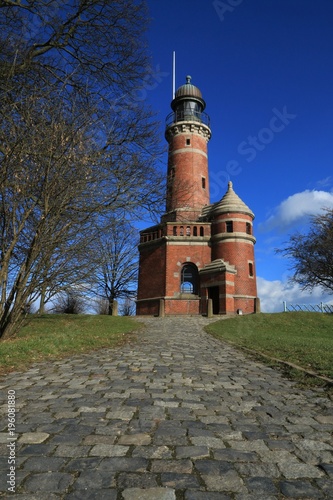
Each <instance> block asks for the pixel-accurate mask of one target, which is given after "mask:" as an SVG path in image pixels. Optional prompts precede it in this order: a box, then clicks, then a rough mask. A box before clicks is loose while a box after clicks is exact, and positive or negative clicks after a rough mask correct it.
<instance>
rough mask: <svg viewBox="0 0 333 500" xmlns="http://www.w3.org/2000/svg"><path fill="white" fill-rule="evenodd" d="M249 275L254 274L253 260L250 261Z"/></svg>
mask: <svg viewBox="0 0 333 500" xmlns="http://www.w3.org/2000/svg"><path fill="white" fill-rule="evenodd" d="M249 276H251V277H252V276H253V264H252V262H249Z"/></svg>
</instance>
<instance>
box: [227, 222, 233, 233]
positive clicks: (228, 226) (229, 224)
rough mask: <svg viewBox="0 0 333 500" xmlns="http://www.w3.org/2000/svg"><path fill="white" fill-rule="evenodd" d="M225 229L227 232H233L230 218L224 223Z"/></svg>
mask: <svg viewBox="0 0 333 500" xmlns="http://www.w3.org/2000/svg"><path fill="white" fill-rule="evenodd" d="M225 230H226V232H227V233H233V231H234V225H233V221H232V220H228V221H227V222H226V223H225Z"/></svg>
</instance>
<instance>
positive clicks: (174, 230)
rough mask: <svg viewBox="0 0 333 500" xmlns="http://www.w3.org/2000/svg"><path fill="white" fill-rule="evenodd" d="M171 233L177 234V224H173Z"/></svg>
mask: <svg viewBox="0 0 333 500" xmlns="http://www.w3.org/2000/svg"><path fill="white" fill-rule="evenodd" d="M173 235H174V236H177V226H173Z"/></svg>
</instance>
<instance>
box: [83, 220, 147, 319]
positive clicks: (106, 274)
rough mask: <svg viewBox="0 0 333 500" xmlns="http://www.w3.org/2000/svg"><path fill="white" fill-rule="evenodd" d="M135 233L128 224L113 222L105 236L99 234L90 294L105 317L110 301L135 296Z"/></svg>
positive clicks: (109, 311) (109, 312) (136, 257)
mask: <svg viewBox="0 0 333 500" xmlns="http://www.w3.org/2000/svg"><path fill="white" fill-rule="evenodd" d="M137 245H138V231H137V229H135V228H134V227H132V226H131V225H130V224H129V223H127V222H124V221H118V220H117V219H114V220H113V222H112V226H110V228H109V231H108V233H105V234H101V236H100V238H99V239H98V240H97V245H96V246H95V249H94V262H95V264H94V266H93V267H94V271H93V272H92V274H91V280H92V287H91V288H90V291H91V292H92V294H93V295H95V296H97V297H98V298H99V299H101V301H102V302H101V301H99V304H101V305H103V307H102V309H103V310H105V305H106V302H107V304H108V307H107V314H112V313H113V307H114V301H115V300H118V299H127V298H129V297H134V296H135V295H136V286H137V275H138V251H137Z"/></svg>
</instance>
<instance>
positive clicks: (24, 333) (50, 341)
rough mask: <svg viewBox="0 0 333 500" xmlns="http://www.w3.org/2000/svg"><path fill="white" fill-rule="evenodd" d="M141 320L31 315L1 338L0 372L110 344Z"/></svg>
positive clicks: (116, 341)
mask: <svg viewBox="0 0 333 500" xmlns="http://www.w3.org/2000/svg"><path fill="white" fill-rule="evenodd" d="M140 326H141V324H140V323H138V322H137V321H135V320H134V319H133V318H129V317H117V316H116V317H115V316H97V315H68V314H63V315H61V314H45V315H43V316H31V317H30V318H29V320H28V321H26V323H25V325H24V326H23V327H22V328H21V330H20V332H19V333H18V334H17V335H16V337H15V338H13V339H8V340H5V341H1V342H0V373H2V374H4V373H7V372H9V371H13V370H22V369H24V368H27V367H28V366H30V365H31V364H33V363H34V362H37V361H44V360H51V359H59V358H61V357H66V356H70V355H73V354H79V353H85V352H89V351H92V350H95V349H102V348H108V347H113V346H115V345H117V344H119V343H120V342H123V341H126V340H128V339H129V338H130V333H131V332H133V331H134V330H137V329H138V328H140Z"/></svg>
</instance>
